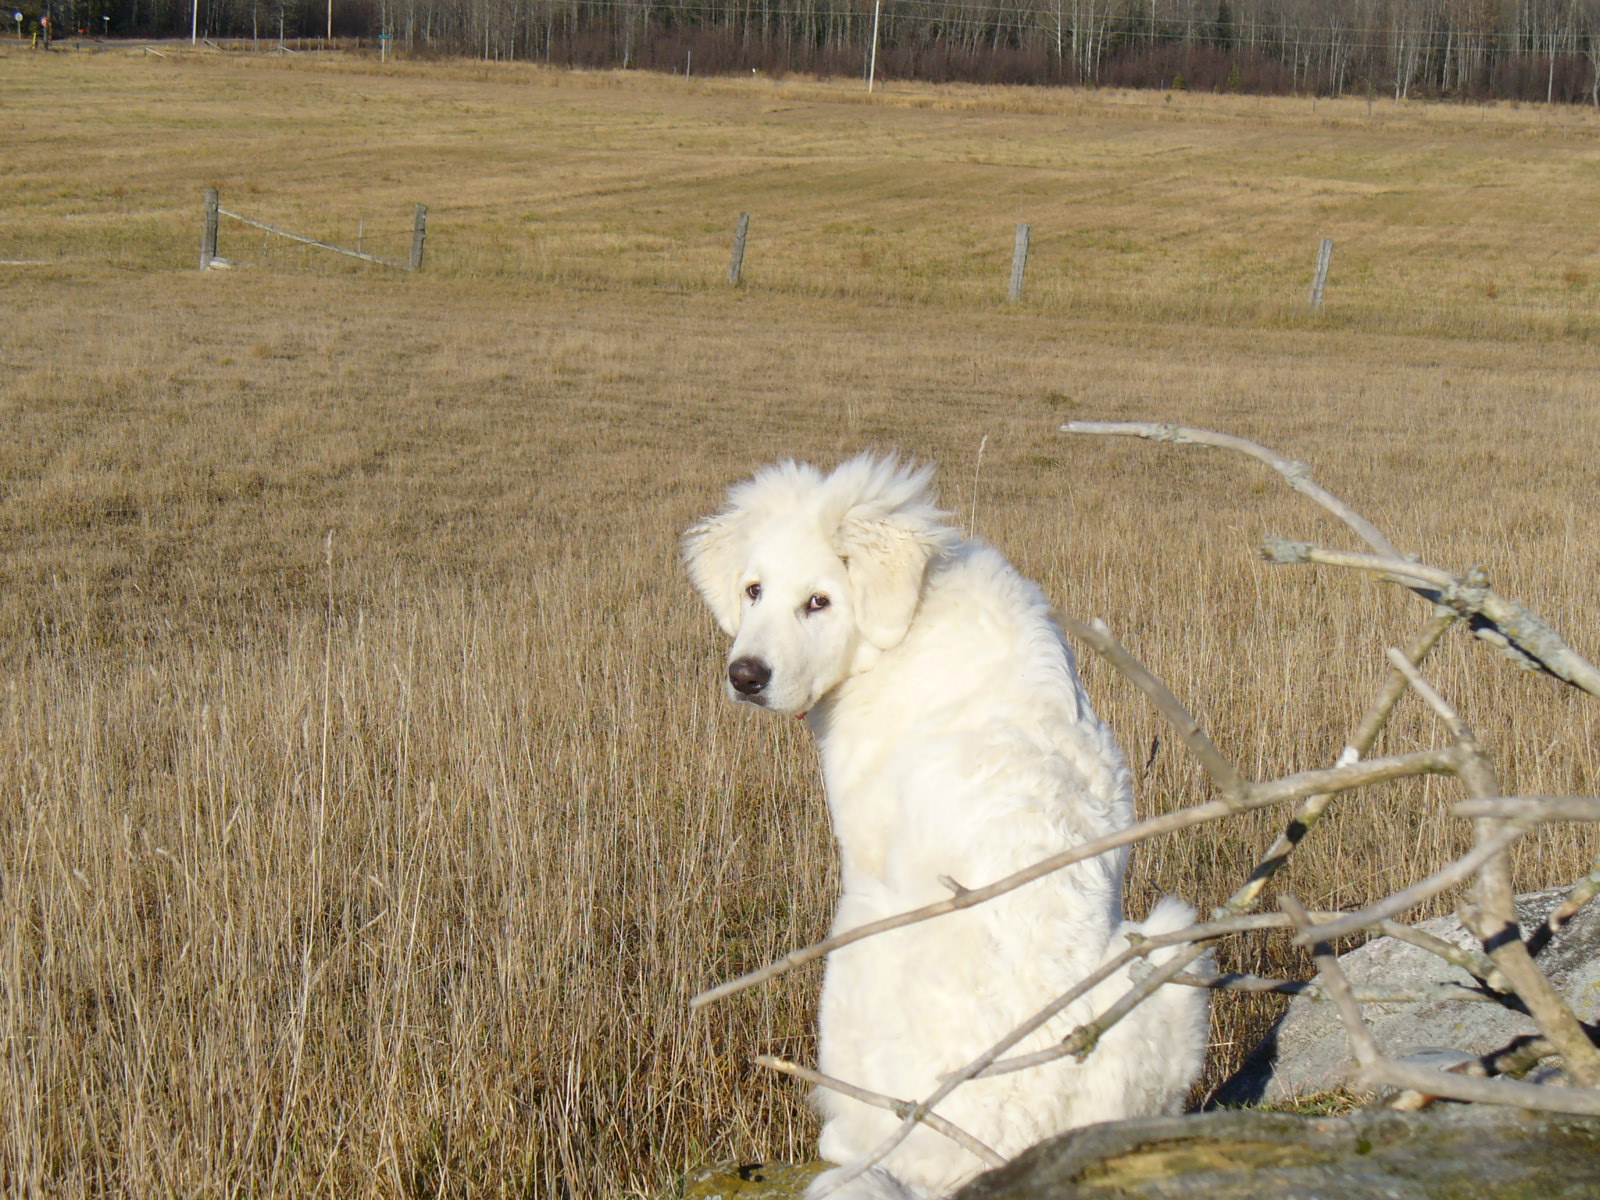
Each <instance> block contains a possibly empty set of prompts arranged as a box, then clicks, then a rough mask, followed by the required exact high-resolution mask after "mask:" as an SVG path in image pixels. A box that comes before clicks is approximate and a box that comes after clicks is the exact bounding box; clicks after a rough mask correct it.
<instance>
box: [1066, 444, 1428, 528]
mask: <svg viewBox="0 0 1600 1200" xmlns="http://www.w3.org/2000/svg"><path fill="white" fill-rule="evenodd" d="M1061 432H1062V433H1100V434H1117V435H1121V436H1125V437H1141V438H1148V439H1150V440H1151V441H1156V442H1174V443H1176V444H1178V445H1195V446H1215V447H1218V448H1219V449H1223V450H1237V451H1238V452H1239V453H1241V454H1248V455H1249V456H1250V457H1251V458H1254V459H1258V460H1260V461H1261V462H1264V463H1266V464H1267V466H1269V467H1271V468H1272V469H1273V470H1274V471H1276V472H1277V473H1278V474H1279V475H1282V476H1283V478H1284V479H1285V480H1286V481H1287V482H1288V484H1289V486H1290V487H1292V488H1293V489H1294V490H1295V491H1297V492H1299V493H1300V494H1301V495H1302V496H1305V497H1306V498H1308V499H1310V500H1312V501H1314V502H1315V503H1317V504H1320V505H1321V506H1322V507H1323V508H1325V509H1327V510H1328V511H1329V512H1330V513H1332V514H1333V515H1334V516H1336V517H1338V518H1339V520H1341V521H1343V522H1344V523H1345V524H1346V525H1348V526H1349V527H1350V528H1351V529H1353V530H1354V531H1355V532H1356V535H1357V536H1358V537H1360V539H1361V540H1362V541H1364V542H1366V543H1367V545H1369V546H1371V547H1372V548H1373V549H1374V550H1376V551H1377V552H1378V553H1379V554H1384V555H1388V556H1390V557H1393V558H1400V557H1401V554H1400V551H1398V550H1396V549H1395V547H1394V543H1392V542H1390V541H1389V539H1388V538H1386V537H1385V536H1384V535H1383V532H1382V531H1381V530H1380V529H1379V528H1378V527H1377V526H1376V525H1374V524H1373V523H1372V522H1371V521H1369V520H1367V519H1366V518H1365V517H1363V516H1362V515H1361V514H1360V513H1358V512H1356V510H1355V509H1353V508H1351V507H1350V506H1349V505H1348V504H1346V503H1345V502H1344V501H1343V500H1341V499H1339V497H1337V496H1335V495H1334V494H1333V493H1332V492H1329V491H1326V490H1325V489H1323V488H1322V487H1320V486H1319V485H1317V484H1316V483H1313V482H1312V480H1311V468H1310V467H1308V466H1306V464H1305V463H1303V462H1295V461H1293V460H1292V459H1288V458H1285V457H1284V456H1283V455H1281V454H1279V453H1278V452H1277V451H1275V450H1269V449H1267V448H1266V447H1265V446H1262V445H1258V444H1257V443H1255V442H1252V441H1248V440H1246V439H1245V438H1242V437H1234V436H1233V435H1232V434H1227V433H1215V432H1213V431H1212V430H1209V429H1191V428H1189V427H1188V426H1185V425H1159V424H1149V423H1144V422H1137V421H1069V422H1067V423H1066V424H1065V425H1063V426H1062V427H1061Z"/></svg>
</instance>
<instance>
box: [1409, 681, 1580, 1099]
mask: <svg viewBox="0 0 1600 1200" xmlns="http://www.w3.org/2000/svg"><path fill="white" fill-rule="evenodd" d="M1390 661H1391V662H1393V663H1394V664H1395V666H1396V667H1398V668H1400V670H1401V671H1402V672H1404V674H1405V676H1406V681H1407V682H1408V683H1410V685H1411V687H1412V689H1413V690H1414V691H1416V692H1417V694H1418V695H1420V696H1421V697H1422V698H1423V699H1424V700H1426V701H1427V702H1428V704H1429V706H1430V707H1432V708H1433V710H1434V711H1435V712H1437V713H1438V714H1439V717H1440V719H1441V720H1442V721H1444V723H1445V725H1446V726H1447V727H1448V728H1449V729H1450V733H1451V736H1452V737H1453V738H1454V739H1455V742H1456V747H1457V748H1458V749H1459V750H1460V751H1461V752H1462V754H1463V756H1464V757H1463V762H1462V765H1461V770H1460V776H1461V780H1462V782H1463V783H1465V784H1466V785H1467V790H1468V791H1469V792H1471V793H1472V796H1473V798H1474V799H1479V800H1487V799H1499V798H1500V781H1499V779H1498V778H1497V777H1496V775H1495V772H1494V768H1493V767H1492V766H1491V765H1490V763H1489V757H1488V755H1486V754H1485V753H1484V752H1483V748H1482V747H1481V746H1479V745H1478V740H1477V737H1476V735H1474V734H1473V732H1472V730H1471V729H1469V728H1468V727H1467V724H1466V722H1465V721H1463V720H1462V719H1461V718H1460V716H1459V715H1457V714H1456V712H1455V710H1454V709H1452V708H1451V707H1450V705H1449V704H1448V703H1447V702H1446V701H1445V700H1444V698H1443V697H1442V696H1440V695H1439V693H1438V692H1436V691H1434V689H1433V688H1432V687H1431V686H1429V684H1428V683H1427V681H1426V680H1425V679H1423V678H1422V675H1421V673H1420V672H1419V671H1418V670H1417V669H1416V668H1415V667H1413V666H1412V665H1411V664H1410V663H1409V662H1406V661H1405V659H1404V657H1403V656H1401V655H1399V654H1394V653H1392V652H1391V655H1390ZM1472 824H1473V829H1474V832H1475V835H1476V837H1477V839H1478V845H1477V848H1476V850H1475V851H1474V852H1473V854H1472V855H1468V856H1467V857H1468V858H1471V857H1473V856H1474V855H1477V854H1480V853H1481V852H1484V851H1488V850H1490V848H1495V847H1497V848H1496V849H1493V851H1492V852H1490V853H1487V854H1486V855H1484V857H1483V863H1482V866H1481V867H1480V869H1479V871H1478V882H1477V886H1476V888H1475V889H1474V890H1475V895H1476V899H1477V906H1478V921H1477V925H1478V927H1477V928H1475V929H1473V932H1474V933H1475V934H1476V935H1477V936H1478V937H1479V938H1480V939H1481V940H1482V942H1483V946H1484V950H1485V951H1486V952H1487V953H1488V955H1489V958H1490V959H1491V960H1492V961H1493V962H1494V965H1495V966H1497V967H1499V968H1500V973H1501V974H1502V975H1504V976H1505V978H1506V981H1507V982H1508V983H1509V984H1510V985H1511V988H1512V990H1513V991H1515V992H1516V994H1517V995H1518V996H1520V997H1521V998H1522V1002H1523V1003H1524V1004H1525V1005H1526V1006H1527V1009H1528V1014H1529V1015H1530V1016H1531V1017H1532V1018H1533V1020H1534V1023H1535V1024H1536V1025H1538V1027H1539V1032H1540V1033H1542V1034H1544V1036H1545V1037H1547V1038H1549V1039H1550V1041H1551V1043H1552V1044H1553V1045H1555V1046H1556V1047H1557V1048H1558V1049H1559V1050H1560V1051H1561V1057H1562V1063H1563V1065H1564V1066H1565V1068H1566V1071H1567V1073H1568V1074H1569V1075H1570V1076H1571V1077H1572V1079H1573V1081H1574V1082H1576V1083H1577V1084H1578V1085H1580V1086H1581V1087H1586V1088H1593V1087H1596V1086H1600V1051H1597V1050H1596V1049H1595V1046H1594V1043H1593V1042H1591V1041H1590V1040H1589V1034H1588V1031H1587V1030H1585V1029H1584V1027H1583V1025H1582V1023H1581V1022H1579V1020H1578V1018H1577V1016H1576V1015H1574V1013H1573V1011H1572V1007H1571V1006H1570V1005H1569V1004H1568V1003H1567V1002H1566V1000H1565V999H1564V998H1563V997H1562V995H1561V993H1560V992H1559V991H1557V990H1556V987H1555V985H1554V984H1553V983H1551V982H1550V978H1549V976H1547V975H1546V974H1545V973H1544V972H1543V971H1541V970H1540V969H1539V967H1538V964H1537V963H1535V962H1534V961H1533V955H1532V954H1530V953H1529V952H1528V946H1527V943H1525V942H1524V941H1523V940H1522V936H1521V934H1520V932H1519V931H1518V929H1517V924H1516V907H1515V902H1514V899H1513V895H1512V890H1511V865H1510V863H1509V862H1508V861H1507V860H1506V858H1505V857H1504V855H1503V854H1502V853H1501V851H1502V850H1503V849H1504V848H1505V846H1508V845H1510V843H1511V842H1512V841H1515V840H1516V838H1517V837H1520V836H1521V834H1522V833H1524V832H1526V830H1527V829H1528V825H1527V824H1526V823H1525V822H1523V821H1521V820H1515V821H1507V820H1504V819H1502V818H1498V817H1479V818H1477V819H1476V820H1474V821H1473V823H1472ZM1386 915H1387V914H1386Z"/></svg>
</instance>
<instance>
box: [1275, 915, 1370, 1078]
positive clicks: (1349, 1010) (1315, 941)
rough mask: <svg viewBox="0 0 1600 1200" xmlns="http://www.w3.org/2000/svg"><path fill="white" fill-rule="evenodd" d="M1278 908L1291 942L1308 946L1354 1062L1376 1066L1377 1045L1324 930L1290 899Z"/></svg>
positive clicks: (1323, 927)
mask: <svg viewBox="0 0 1600 1200" xmlns="http://www.w3.org/2000/svg"><path fill="white" fill-rule="evenodd" d="M1278 907H1279V908H1281V909H1283V911H1284V912H1285V913H1286V914H1287V915H1288V917H1289V919H1290V920H1291V921H1293V922H1294V923H1295V928H1296V929H1298V930H1299V931H1300V932H1299V933H1298V934H1297V935H1296V936H1295V941H1297V942H1299V943H1301V944H1302V945H1304V944H1305V943H1306V942H1308V941H1309V942H1311V943H1312V946H1311V956H1312V958H1313V959H1315V961H1316V964H1317V978H1318V979H1319V980H1321V982H1322V990H1323V991H1325V992H1327V993H1328V998H1329V999H1330V1000H1332V1001H1333V1006H1334V1008H1336V1009H1337V1010H1338V1012H1339V1019H1340V1020H1341V1021H1342V1022H1343V1023H1344V1027H1345V1034H1346V1036H1347V1037H1348V1038H1349V1039H1350V1049H1351V1050H1352V1051H1354V1053H1355V1056H1356V1062H1358V1063H1360V1064H1361V1065H1362V1066H1364V1067H1365V1066H1367V1065H1369V1064H1371V1063H1374V1062H1377V1061H1378V1059H1380V1058H1381V1057H1383V1055H1382V1053H1381V1052H1380V1051H1379V1049H1378V1043H1377V1042H1376V1041H1374V1040H1373V1037H1372V1031H1371V1030H1369V1029H1368V1028H1367V1023H1366V1021H1364V1020H1363V1019H1362V1017H1361V1009H1360V1008H1359V1007H1357V1005H1356V1001H1355V997H1354V996H1353V995H1352V994H1351V992H1350V981H1349V980H1348V979H1346V978H1345V975H1344V971H1343V970H1341V969H1340V967H1339V958H1338V955H1336V954H1334V952H1333V946H1332V944H1331V942H1330V941H1329V938H1328V936H1326V935H1325V934H1324V932H1323V931H1324V930H1325V929H1326V928H1327V927H1326V926H1324V925H1316V926H1313V925H1312V924H1311V918H1310V917H1309V916H1307V915H1306V910H1305V909H1304V908H1303V907H1302V906H1301V904H1300V901H1299V900H1297V899H1296V898H1295V897H1293V896H1287V895H1285V896H1280V897H1278Z"/></svg>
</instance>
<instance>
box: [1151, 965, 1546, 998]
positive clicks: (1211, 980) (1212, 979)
mask: <svg viewBox="0 0 1600 1200" xmlns="http://www.w3.org/2000/svg"><path fill="white" fill-rule="evenodd" d="M1167 982H1169V983H1179V984H1183V985H1184V986H1185V987H1197V988H1206V989H1207V990H1209V991H1214V992H1248V993H1251V994H1257V993H1272V994H1277V995H1281V996H1304V997H1306V998H1307V999H1309V1000H1313V1001H1320V1000H1325V999H1327V998H1328V997H1327V993H1326V992H1325V991H1324V990H1323V989H1322V987H1321V986H1320V985H1319V984H1315V983H1312V982H1311V981H1310V980H1309V979H1270V978H1266V977H1264V976H1261V975H1249V974H1242V973H1235V972H1230V973H1228V974H1225V975H1193V974H1189V973H1185V974H1182V975H1174V976H1171V977H1170V978H1169V979H1168V980H1167ZM1352 994H1353V995H1354V996H1355V1000H1356V1003H1357V1004H1442V1003H1446V1002H1449V1003H1454V1002H1455V1001H1458V1000H1459V1001H1465V1002H1466V1003H1469V1004H1473V1003H1484V1004H1500V1005H1516V1004H1517V1001H1516V1000H1515V999H1514V998H1512V997H1507V996H1498V995H1496V994H1495V993H1493V992H1489V991H1483V990H1480V989H1476V988H1472V987H1468V986H1467V985H1466V984H1461V983H1433V984H1422V985H1420V986H1418V987H1409V988H1398V989H1390V990H1388V991H1382V990H1378V989H1373V988H1353V989H1352Z"/></svg>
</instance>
